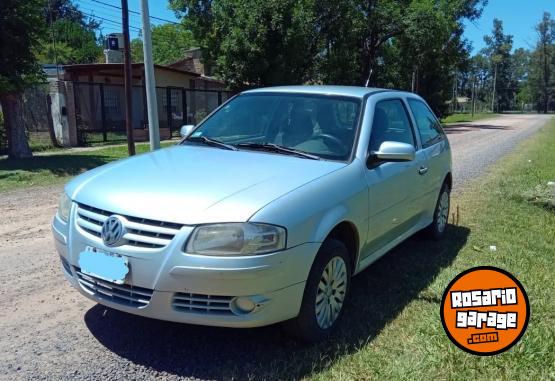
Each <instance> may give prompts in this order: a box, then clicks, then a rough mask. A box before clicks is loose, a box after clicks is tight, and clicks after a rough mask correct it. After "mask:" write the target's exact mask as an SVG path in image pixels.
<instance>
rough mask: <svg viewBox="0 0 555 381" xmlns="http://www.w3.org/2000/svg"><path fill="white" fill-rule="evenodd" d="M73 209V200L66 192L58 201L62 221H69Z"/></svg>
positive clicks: (59, 215)
mask: <svg viewBox="0 0 555 381" xmlns="http://www.w3.org/2000/svg"><path fill="white" fill-rule="evenodd" d="M70 211H71V200H70V198H69V197H68V196H67V194H66V193H65V192H63V193H62V195H61V196H60V201H59V202H58V217H60V219H61V220H62V221H65V222H68V221H69V212H70Z"/></svg>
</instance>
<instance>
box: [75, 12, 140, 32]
mask: <svg viewBox="0 0 555 381" xmlns="http://www.w3.org/2000/svg"><path fill="white" fill-rule="evenodd" d="M81 13H83V14H84V15H87V16H89V17H92V18H97V19H100V20H103V21H106V22H109V23H113V24H115V25H117V26H122V24H121V22H120V21H115V20H111V19H107V18H104V17H100V16H96V15H94V14H92V13H87V12H83V11H81ZM129 27H130V28H133V29H137V30H139V31H140V30H141V28H138V27H136V26H132V25H129Z"/></svg>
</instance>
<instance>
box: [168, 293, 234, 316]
mask: <svg viewBox="0 0 555 381" xmlns="http://www.w3.org/2000/svg"><path fill="white" fill-rule="evenodd" d="M231 299H233V297H232V296H214V295H201V294H190V293H183V292H178V293H176V294H174V296H173V300H172V306H173V308H174V309H175V310H177V311H182V312H195V313H204V314H214V315H233V312H232V311H231V306H230V303H231Z"/></svg>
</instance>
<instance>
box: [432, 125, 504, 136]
mask: <svg viewBox="0 0 555 381" xmlns="http://www.w3.org/2000/svg"><path fill="white" fill-rule="evenodd" d="M511 129H512V128H511V127H509V126H496V125H493V124H473V123H457V124H452V125H448V126H445V128H444V129H443V130H444V131H445V133H446V134H447V135H452V134H461V133H464V132H470V131H477V130H511Z"/></svg>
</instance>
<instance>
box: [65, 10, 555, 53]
mask: <svg viewBox="0 0 555 381" xmlns="http://www.w3.org/2000/svg"><path fill="white" fill-rule="evenodd" d="M75 2H76V3H77V4H78V5H79V7H80V8H81V10H82V11H83V12H85V13H87V14H94V15H95V16H97V17H102V18H104V19H105V20H101V21H102V28H103V33H104V34H107V33H113V32H116V31H121V10H119V9H118V8H116V7H119V6H121V1H120V0H75ZM128 3H129V10H130V11H131V12H133V11H136V12H140V9H141V4H140V0H128ZM110 5H112V6H110ZM149 8H150V15H151V16H155V17H159V18H162V19H165V20H169V21H174V22H177V21H178V20H177V18H176V17H175V14H174V13H173V11H170V10H169V9H168V1H167V0H149ZM544 11H548V12H550V13H551V14H552V15H553V16H554V17H555V0H489V4H488V5H487V6H486V8H485V9H484V12H483V13H482V17H480V19H478V20H476V21H474V22H467V23H466V28H465V33H464V36H465V37H466V38H467V39H468V40H469V41H471V42H472V47H473V53H477V52H478V51H479V50H480V49H481V48H483V47H484V39H483V37H484V35H486V34H490V33H491V29H492V26H493V19H494V18H498V19H501V20H503V28H504V32H505V34H511V35H513V48H514V49H517V48H526V49H530V48H532V47H533V46H534V43H535V40H536V32H535V30H534V26H535V25H536V24H537V23H538V22H539V21H540V20H541V18H542V15H543V12H544ZM129 19H130V21H129V23H130V26H131V28H130V35H131V38H132V39H133V38H135V37H138V35H139V29H140V28H141V17H140V15H138V14H136V13H130V15H129ZM151 23H152V24H154V25H156V24H161V23H164V21H161V20H157V19H151Z"/></svg>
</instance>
